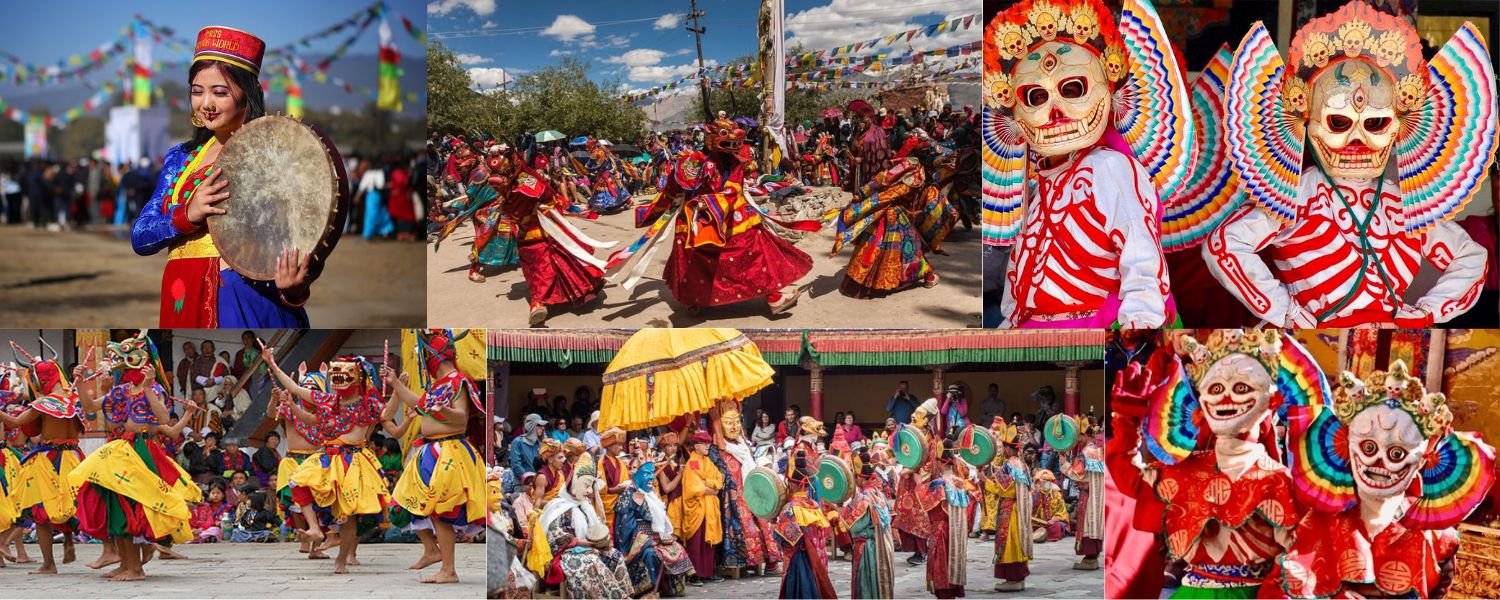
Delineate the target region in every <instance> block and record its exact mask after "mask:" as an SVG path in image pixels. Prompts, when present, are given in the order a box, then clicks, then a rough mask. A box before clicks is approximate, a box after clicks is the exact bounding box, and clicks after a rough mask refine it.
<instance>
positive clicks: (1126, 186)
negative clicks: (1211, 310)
mask: <svg viewBox="0 0 1500 600" xmlns="http://www.w3.org/2000/svg"><path fill="white" fill-rule="evenodd" d="M1033 192H1034V193H1032V194H1030V195H1031V197H1030V198H1028V199H1027V201H1026V208H1025V216H1024V217H1023V222H1022V229H1021V237H1020V239H1019V240H1018V241H1017V243H1016V245H1015V249H1014V250H1012V254H1011V257H1010V264H1009V266H1008V267H1007V271H1006V273H1005V281H1006V285H1005V295H1004V297H1003V300H1002V303H1001V311H1002V314H1004V315H1005V325H1004V326H1006V327H1092V328H1103V327H1109V326H1111V325H1113V324H1115V323H1119V324H1120V325H1121V326H1123V327H1127V328H1154V327H1160V326H1162V325H1163V324H1165V323H1166V322H1167V303H1168V300H1167V299H1168V295H1167V294H1168V289H1169V287H1168V283H1167V268H1166V263H1165V261H1164V260H1163V258H1162V250H1161V219H1160V216H1159V215H1160V210H1159V204H1158V202H1159V201H1158V199H1157V193H1156V187H1155V184H1154V183H1153V182H1152V180H1151V176H1150V174H1148V173H1147V172H1146V169H1145V168H1144V167H1142V166H1141V164H1140V163H1139V162H1137V161H1136V160H1135V159H1134V158H1131V157H1129V156H1127V155H1125V154H1121V153H1120V152H1118V151H1115V150H1113V149H1111V148H1107V147H1103V146H1100V147H1095V148H1093V149H1092V150H1089V151H1087V153H1086V154H1083V155H1082V158H1081V159H1074V160H1069V161H1068V162H1066V163H1064V164H1062V165H1059V166H1056V167H1053V168H1050V169H1045V170H1042V171H1041V172H1040V173H1037V182H1036V186H1035V187H1034V188H1033Z"/></svg>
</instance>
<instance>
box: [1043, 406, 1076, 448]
mask: <svg viewBox="0 0 1500 600" xmlns="http://www.w3.org/2000/svg"><path fill="white" fill-rule="evenodd" d="M1042 438H1043V439H1045V440H1047V445H1048V446H1052V449H1054V450H1057V451H1058V452H1067V451H1068V450H1072V449H1073V446H1076V445H1077V444H1078V422H1077V421H1075V420H1073V417H1071V416H1068V415H1064V414H1056V415H1052V418H1049V419H1047V423H1046V424H1045V425H1043V426H1042Z"/></svg>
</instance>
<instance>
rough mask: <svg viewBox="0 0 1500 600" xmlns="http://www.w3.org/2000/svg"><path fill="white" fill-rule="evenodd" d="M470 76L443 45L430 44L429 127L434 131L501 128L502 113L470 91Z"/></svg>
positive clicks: (432, 42) (428, 83)
mask: <svg viewBox="0 0 1500 600" xmlns="http://www.w3.org/2000/svg"><path fill="white" fill-rule="evenodd" d="M472 83H473V81H471V80H470V79H469V72H468V71H466V70H464V68H463V65H461V64H459V62H458V56H457V55H455V54H454V53H453V51H452V50H449V49H448V48H447V47H446V46H444V45H443V44H442V43H441V42H437V41H429V42H428V43H427V127H428V129H430V130H432V131H455V130H459V131H461V130H467V129H468V128H470V127H476V126H480V125H488V126H491V127H495V128H497V129H498V128H499V127H500V125H501V123H500V122H499V114H500V113H499V111H496V110H494V107H493V106H489V104H490V102H487V101H486V100H485V99H484V98H482V97H481V94H478V93H476V92H475V91H474V90H472V89H470V88H469V86H470V85H471V84H472Z"/></svg>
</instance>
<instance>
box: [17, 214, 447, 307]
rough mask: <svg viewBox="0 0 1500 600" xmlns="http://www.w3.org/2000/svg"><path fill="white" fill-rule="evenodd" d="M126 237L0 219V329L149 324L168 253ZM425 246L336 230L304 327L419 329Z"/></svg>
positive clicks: (125, 233)
mask: <svg viewBox="0 0 1500 600" xmlns="http://www.w3.org/2000/svg"><path fill="white" fill-rule="evenodd" d="M129 236H130V233H129V231H126V230H118V229H99V230H89V231H74V232H55V231H52V232H49V231H44V230H39V229H31V228H29V227H27V226H25V225H6V226H0V256H3V257H4V258H3V259H0V327H10V328H46V327H80V328H88V327H155V326H156V325H157V315H158V311H159V304H158V302H159V298H160V296H161V273H162V268H163V266H164V265H165V264H166V262H167V255H166V252H162V253H160V254H157V255H155V256H148V257H141V256H136V254H135V253H134V252H132V251H131V249H130V237H129ZM424 248H425V246H423V245H420V244H412V243H396V242H366V241H365V240H363V239H360V238H358V237H357V236H356V237H351V236H345V237H344V238H343V239H342V240H341V241H340V242H339V245H338V248H337V249H335V250H334V252H333V255H332V256H331V257H330V259H329V262H328V265H327V267H325V268H324V270H323V276H322V278H321V279H319V280H318V281H317V283H315V284H313V294H312V299H311V300H310V301H309V302H308V304H307V312H308V318H309V320H310V321H311V323H312V326H313V327H317V328H340V327H351V328H370V327H420V326H423V325H424V324H425V322H426V317H425V311H424V309H423V305H424V302H425V297H426V294H427V289H426V288H427V286H426V278H424V277H423V272H424V269H425V265H424V263H423V258H422V256H421V253H422V250H423V249H424Z"/></svg>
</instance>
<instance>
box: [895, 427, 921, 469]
mask: <svg viewBox="0 0 1500 600" xmlns="http://www.w3.org/2000/svg"><path fill="white" fill-rule="evenodd" d="M926 455H927V432H925V431H922V430H921V429H918V428H917V427H914V426H912V425H902V426H901V429H900V430H898V431H896V462H898V463H900V464H901V466H903V467H906V468H908V469H915V468H917V467H920V466H922V462H923V461H924V460H925V459H926Z"/></svg>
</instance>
